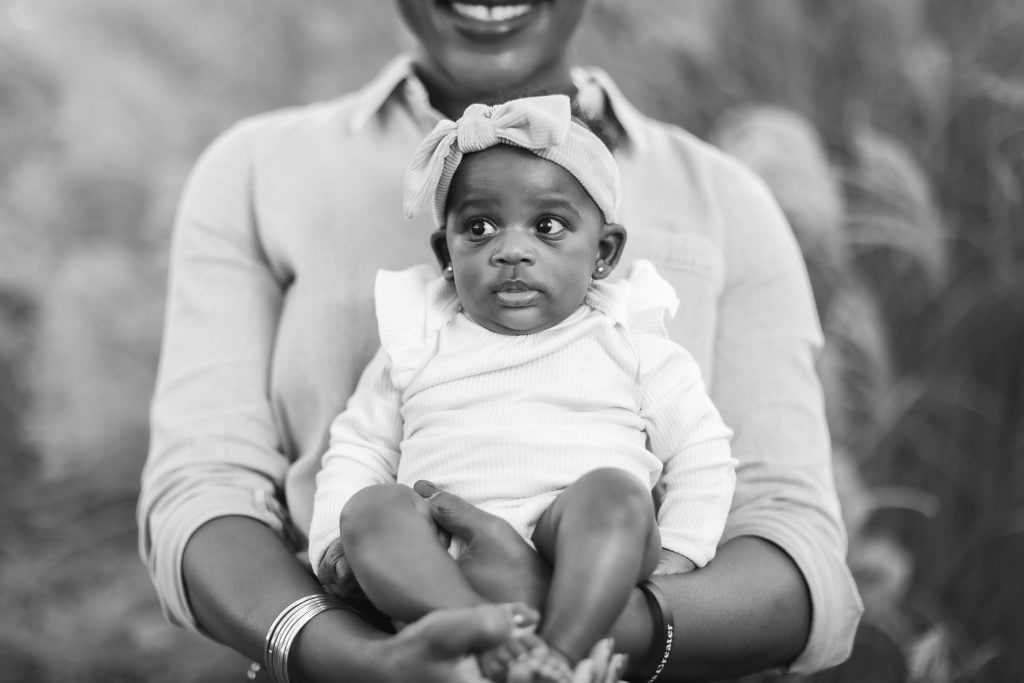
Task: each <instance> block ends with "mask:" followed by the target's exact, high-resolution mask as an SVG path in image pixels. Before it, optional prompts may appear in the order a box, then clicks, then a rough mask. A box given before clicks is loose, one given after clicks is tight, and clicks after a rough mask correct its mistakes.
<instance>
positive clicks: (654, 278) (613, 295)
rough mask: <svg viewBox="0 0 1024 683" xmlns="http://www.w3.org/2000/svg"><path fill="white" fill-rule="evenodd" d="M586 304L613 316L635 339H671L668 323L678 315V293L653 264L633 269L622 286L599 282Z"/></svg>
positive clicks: (645, 264)
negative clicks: (638, 337)
mask: <svg viewBox="0 0 1024 683" xmlns="http://www.w3.org/2000/svg"><path fill="white" fill-rule="evenodd" d="M586 302H587V303H588V304H589V305H590V306H591V307H593V308H595V309H597V310H599V311H601V312H603V313H605V314H606V315H609V316H611V317H612V319H614V320H615V321H616V322H617V323H619V324H621V325H623V326H624V327H625V328H626V329H628V330H629V331H630V333H631V334H632V335H634V336H641V337H643V336H653V337H660V338H667V337H668V330H667V329H666V327H665V321H666V320H667V319H669V318H672V317H674V316H675V314H676V309H677V308H678V307H679V298H678V297H677V296H676V291H675V290H674V289H673V288H672V285H670V284H669V283H668V282H667V281H666V280H665V279H664V278H662V277H661V276H660V275H658V271H657V269H656V268H655V267H654V264H653V263H651V262H650V261H646V260H640V261H636V262H635V263H633V265H632V266H630V269H629V273H627V275H626V277H625V279H623V280H622V281H620V282H614V283H607V282H604V281H598V282H595V283H593V284H592V285H591V286H590V289H589V290H588V291H587V298H586Z"/></svg>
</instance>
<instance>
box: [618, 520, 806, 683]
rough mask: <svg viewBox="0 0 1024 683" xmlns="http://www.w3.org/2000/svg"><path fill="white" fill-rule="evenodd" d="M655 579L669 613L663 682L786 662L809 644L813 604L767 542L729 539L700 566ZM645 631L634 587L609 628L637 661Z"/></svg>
mask: <svg viewBox="0 0 1024 683" xmlns="http://www.w3.org/2000/svg"><path fill="white" fill-rule="evenodd" d="M655 582H656V583H657V584H658V585H659V586H660V587H661V589H662V592H663V593H664V594H665V597H666V599H667V600H668V601H669V603H670V604H671V607H672V611H673V614H674V617H675V638H674V643H673V648H672V656H671V658H670V660H669V662H668V665H667V666H666V668H665V670H664V671H663V672H662V675H661V679H662V680H666V681H691V680H697V681H700V680H715V679H720V678H729V677H733V676H740V675H743V674H747V673H752V672H755V671H762V670H765V669H770V668H773V667H777V666H784V665H786V664H788V663H789V662H791V661H793V660H794V659H795V658H796V657H797V655H798V654H800V652H801V650H802V649H803V647H804V645H805V644H806V642H807V637H808V634H809V632H810V624H811V603H810V598H809V596H808V593H807V587H806V584H805V583H804V579H803V576H802V575H801V573H800V570H799V569H798V568H797V566H796V565H795V564H794V563H793V561H792V560H791V559H790V558H789V556H788V555H787V554H786V553H785V552H783V551H782V550H781V549H780V548H778V547H777V546H775V545H774V544H772V543H769V542H768V541H764V540H762V539H759V538H754V537H740V538H736V539H733V540H732V541H730V542H728V543H726V544H725V545H723V546H722V547H721V548H719V549H718V554H717V555H716V556H715V559H714V560H713V561H712V562H711V563H709V564H708V565H707V566H706V567H704V568H702V569H699V570H697V571H694V572H690V573H688V574H678V575H671V576H659V577H656V578H655ZM651 631H652V626H651V616H650V611H649V609H648V607H647V605H646V602H645V601H644V600H643V598H642V597H641V596H640V592H639V591H638V590H637V591H634V596H633V597H632V598H631V599H630V602H629V604H628V605H627V608H626V610H625V611H624V613H623V615H622V617H621V618H620V619H619V622H618V623H617V624H616V626H615V629H614V632H613V635H614V636H615V641H616V644H617V646H618V647H619V649H621V650H623V651H625V652H627V653H629V655H630V659H631V661H632V662H634V663H639V662H642V661H643V657H644V655H645V654H646V653H647V650H648V648H649V647H650V643H651V642H652V633H651ZM630 673H631V674H636V675H639V674H643V673H644V672H642V671H632V670H631V672H630Z"/></svg>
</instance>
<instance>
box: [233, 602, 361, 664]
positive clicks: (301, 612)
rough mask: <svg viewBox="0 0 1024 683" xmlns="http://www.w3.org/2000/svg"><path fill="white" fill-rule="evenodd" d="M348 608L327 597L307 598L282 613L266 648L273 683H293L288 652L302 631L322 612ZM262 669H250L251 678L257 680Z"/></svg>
mask: <svg viewBox="0 0 1024 683" xmlns="http://www.w3.org/2000/svg"><path fill="white" fill-rule="evenodd" d="M343 608H344V605H342V603H341V602H340V601H339V600H337V599H335V598H332V597H329V596H327V595H322V594H319V595H307V596H306V597H304V598H299V599H298V600H296V601H295V602H293V603H292V604H290V605H288V606H287V607H285V608H284V609H283V610H281V613H280V614H278V615H277V618H276V619H274V623H273V624H271V625H270V630H269V631H267V640H266V644H265V646H264V649H263V668H264V669H266V672H267V676H269V677H270V680H271V681H273V683H289V678H288V653H289V652H291V649H292V644H293V643H294V642H295V638H296V636H298V635H299V631H301V630H302V628H303V627H304V626H305V625H306V624H308V623H309V622H310V620H312V619H313V617H315V616H317V615H318V614H320V613H321V612H326V611H327V610H329V609H343ZM259 669H260V667H259V665H257V664H253V665H252V667H250V679H254V678H255V676H256V673H257V672H258V671H259Z"/></svg>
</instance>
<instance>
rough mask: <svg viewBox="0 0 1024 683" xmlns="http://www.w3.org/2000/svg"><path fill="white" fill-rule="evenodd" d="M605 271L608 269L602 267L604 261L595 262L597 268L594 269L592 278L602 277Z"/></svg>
mask: <svg viewBox="0 0 1024 683" xmlns="http://www.w3.org/2000/svg"><path fill="white" fill-rule="evenodd" d="M607 270H608V268H607V267H606V266H605V265H604V261H603V260H601V261H598V262H597V267H596V268H594V277H596V278H602V277H604V275H605V272H606V271H607Z"/></svg>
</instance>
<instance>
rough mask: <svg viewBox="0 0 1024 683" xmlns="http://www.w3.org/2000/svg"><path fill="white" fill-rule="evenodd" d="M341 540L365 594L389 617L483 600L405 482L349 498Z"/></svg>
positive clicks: (403, 618) (402, 618)
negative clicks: (460, 568) (440, 538)
mask: <svg viewBox="0 0 1024 683" xmlns="http://www.w3.org/2000/svg"><path fill="white" fill-rule="evenodd" d="M341 540H342V545H343V546H344V550H345V558H346V559H347V560H348V563H349V565H350V566H351V567H352V571H353V572H354V573H355V576H356V579H357V580H358V581H359V585H360V586H362V588H363V591H364V592H365V593H366V596H367V597H368V598H369V599H370V601H371V602H372V603H373V604H374V605H375V606H376V607H377V609H379V610H380V611H381V612H384V613H385V614H387V615H388V616H389V617H392V618H393V619H398V620H399V621H403V622H406V623H409V622H412V621H415V620H417V619H419V618H420V617H422V616H424V615H425V614H427V613H429V612H432V611H434V610H437V609H446V608H455V607H471V606H473V605H479V604H483V603H485V602H487V601H486V600H484V599H483V598H482V597H480V595H478V594H477V593H476V591H474V590H473V589H472V587H470V585H469V583H468V582H467V581H466V579H465V578H464V577H463V575H462V572H461V571H460V570H459V568H458V565H457V564H456V563H455V560H454V559H452V557H451V556H450V555H449V554H448V551H447V549H446V548H444V547H443V546H442V545H441V544H440V543H439V542H438V532H437V527H435V526H434V522H433V521H432V519H431V517H430V510H429V508H428V507H427V504H426V502H424V500H423V498H421V497H420V496H419V495H418V494H417V493H415V492H414V491H413V490H412V489H411V488H409V487H407V486H402V485H400V484H381V485H378V486H370V487H367V488H365V489H362V490H360V491H359V492H358V493H356V494H355V495H354V496H352V498H351V499H350V500H349V502H348V503H347V504H346V505H345V508H344V510H342V512H341Z"/></svg>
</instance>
